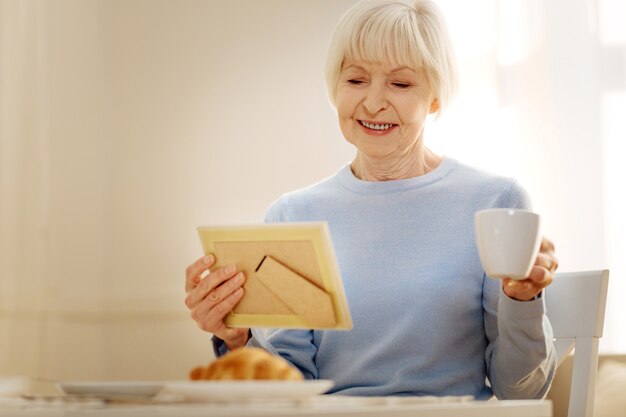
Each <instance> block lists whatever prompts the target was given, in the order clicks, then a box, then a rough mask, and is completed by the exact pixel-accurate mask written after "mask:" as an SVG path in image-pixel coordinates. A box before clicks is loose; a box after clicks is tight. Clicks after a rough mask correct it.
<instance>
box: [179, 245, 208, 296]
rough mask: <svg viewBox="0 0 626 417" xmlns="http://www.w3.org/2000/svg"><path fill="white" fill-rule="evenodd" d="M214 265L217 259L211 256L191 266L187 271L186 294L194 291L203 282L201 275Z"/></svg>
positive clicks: (204, 257)
mask: <svg viewBox="0 0 626 417" xmlns="http://www.w3.org/2000/svg"><path fill="white" fill-rule="evenodd" d="M214 263H215V257H214V256H213V255H211V254H209V255H206V256H203V257H202V258H200V259H198V260H196V261H195V262H194V263H192V264H191V265H189V266H188V267H187V270H186V271H185V292H189V291H191V290H192V289H194V288H195V287H196V286H197V285H198V283H199V282H200V280H201V278H200V275H202V273H203V272H204V271H208V270H209V268H210V267H211V266H213V264H214Z"/></svg>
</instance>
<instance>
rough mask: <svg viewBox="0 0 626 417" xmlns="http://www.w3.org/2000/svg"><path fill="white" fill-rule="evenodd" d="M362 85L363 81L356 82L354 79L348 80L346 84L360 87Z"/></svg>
mask: <svg viewBox="0 0 626 417" xmlns="http://www.w3.org/2000/svg"><path fill="white" fill-rule="evenodd" d="M363 83H364V81H363V80H356V79H352V80H348V84H352V85H361V84H363Z"/></svg>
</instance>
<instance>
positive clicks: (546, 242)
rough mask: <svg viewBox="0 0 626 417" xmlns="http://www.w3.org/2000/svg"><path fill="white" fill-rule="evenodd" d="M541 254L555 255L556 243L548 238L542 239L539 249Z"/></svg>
mask: <svg viewBox="0 0 626 417" xmlns="http://www.w3.org/2000/svg"><path fill="white" fill-rule="evenodd" d="M539 251H540V252H547V253H554V243H552V241H551V240H550V239H548V238H547V237H545V236H544V237H542V238H541V246H540V247H539Z"/></svg>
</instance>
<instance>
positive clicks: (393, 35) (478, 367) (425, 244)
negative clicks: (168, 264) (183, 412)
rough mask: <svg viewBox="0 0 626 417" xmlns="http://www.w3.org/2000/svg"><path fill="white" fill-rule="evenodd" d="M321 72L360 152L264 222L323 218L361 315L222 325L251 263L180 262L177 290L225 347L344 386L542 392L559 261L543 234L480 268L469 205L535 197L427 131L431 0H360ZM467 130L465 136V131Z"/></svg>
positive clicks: (445, 50) (438, 42)
mask: <svg viewBox="0 0 626 417" xmlns="http://www.w3.org/2000/svg"><path fill="white" fill-rule="evenodd" d="M326 81H327V85H328V92H329V96H330V100H331V102H332V103H333V104H334V105H335V107H336V109H337V115H338V118H339V125H340V127H341V131H342V132H343V135H344V136H345V138H346V140H348V142H350V143H351V144H353V145H354V147H355V148H356V156H355V157H354V160H353V161H352V162H351V163H350V164H348V165H346V166H344V167H343V168H341V169H340V170H339V171H338V172H337V173H336V174H335V175H333V176H331V177H330V178H327V179H325V180H323V181H321V182H319V183H317V184H314V185H312V186H310V187H308V188H305V189H302V190H298V191H294V192H291V193H288V194H285V195H284V196H282V197H281V198H279V199H278V200H277V201H276V202H275V203H274V204H273V205H272V206H271V207H270V208H269V209H268V211H267V214H266V221H267V222H294V221H319V220H324V221H327V222H328V224H329V227H330V230H331V234H332V236H333V243H334V247H335V250H336V254H337V259H338V262H339V266H340V269H341V272H342V277H343V282H344V285H345V288H346V294H347V297H348V302H349V304H350V310H351V314H352V318H353V322H354V328H353V330H351V331H348V332H336V331H316V330H285V329H278V330H273V331H271V332H262V331H259V330H257V329H252V331H249V330H248V329H234V328H228V327H226V326H225V325H224V322H223V319H224V317H225V315H226V314H227V313H228V312H229V311H230V310H231V309H232V307H233V306H234V305H236V304H237V302H238V301H239V300H240V298H241V296H242V294H243V289H242V288H241V286H242V284H243V283H244V281H245V277H244V276H243V274H242V273H240V272H238V271H237V270H236V269H235V268H234V267H230V268H228V267H226V268H220V269H216V270H214V271H212V272H211V273H210V274H209V275H207V276H206V277H205V278H201V276H204V275H203V274H204V273H205V271H207V270H209V269H210V268H211V266H212V265H213V264H214V263H215V261H216V260H215V259H214V258H213V257H212V256H207V257H205V258H201V259H199V260H197V261H196V262H195V263H193V264H192V265H190V266H189V267H188V269H187V279H186V290H187V294H188V295H187V299H186V303H187V306H188V308H189V309H190V310H191V312H192V317H193V318H194V320H195V321H196V322H197V323H198V325H199V326H200V327H201V328H202V329H204V330H206V331H209V332H211V333H213V334H214V339H213V340H214V346H215V351H216V353H217V354H218V355H220V354H223V353H225V352H227V351H228V349H233V348H236V347H239V346H243V345H246V344H247V345H248V346H261V347H264V348H265V349H267V350H269V351H270V352H272V353H275V354H277V355H280V356H282V357H284V358H285V359H287V360H288V361H289V362H291V363H292V364H293V365H294V366H296V367H297V368H298V369H300V371H302V373H303V374H304V375H305V377H306V378H311V379H314V378H320V379H332V380H334V381H335V387H334V391H333V392H339V393H342V394H348V395H473V396H475V397H476V398H478V399H487V398H489V397H491V396H492V395H494V394H495V395H496V396H497V397H498V398H509V399H510V398H540V397H543V396H544V395H545V394H546V392H547V390H548V388H549V386H550V383H551V380H552V377H553V375H554V371H555V351H554V346H553V342H552V330H551V327H550V323H549V322H548V320H547V318H546V315H545V304H544V299H543V298H542V290H543V288H545V287H546V286H547V285H549V284H550V282H551V281H552V278H553V273H554V271H555V269H556V266H557V261H556V259H555V257H554V255H553V245H552V243H551V242H550V241H549V240H547V239H545V238H544V239H543V242H542V245H541V250H540V253H539V255H538V257H537V259H536V262H535V266H534V267H533V269H532V271H531V273H530V276H528V277H527V279H525V280H521V281H512V280H509V279H504V280H502V281H500V280H494V279H490V278H488V277H487V276H486V275H485V272H484V271H483V268H482V267H481V264H480V261H479V258H478V254H477V249H476V246H475V243H474V237H473V236H474V235H473V216H474V213H475V212H476V211H478V210H481V209H485V208H493V207H508V208H528V207H529V204H530V203H529V199H528V196H527V194H526V192H525V191H524V190H523V189H522V187H521V186H520V185H519V184H518V183H517V182H516V181H514V180H512V179H508V178H502V177H498V176H494V175H490V174H487V173H484V172H481V171H479V170H476V169H474V168H471V167H468V166H466V165H463V164H462V163H460V162H458V161H456V160H453V159H451V158H448V157H443V156H440V155H437V154H435V153H433V152H432V151H430V150H429V149H428V148H426V146H425V144H424V134H425V130H424V126H425V122H426V119H427V117H428V116H429V115H431V114H438V113H440V112H441V111H442V110H443V109H444V108H445V107H446V105H448V103H449V101H450V98H451V96H452V95H453V92H454V89H455V83H456V75H455V62H454V57H453V53H452V48H451V44H450V40H449V38H448V34H447V30H446V28H445V24H444V21H443V19H442V17H441V15H440V12H439V10H438V8H437V7H436V6H435V4H433V3H432V2H431V1H427V0H414V1H399V0H378V1H371V0H370V1H368V0H366V1H363V2H360V3H358V4H356V5H355V6H354V7H352V8H351V9H350V10H348V11H347V13H346V14H345V15H344V16H343V18H342V19H341V21H340V23H339V25H338V27H337V29H336V31H335V33H334V36H333V38H332V40H331V43H330V50H329V53H328V57H327V64H326ZM468 140H471V138H468Z"/></svg>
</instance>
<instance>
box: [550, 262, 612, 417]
mask: <svg viewBox="0 0 626 417" xmlns="http://www.w3.org/2000/svg"><path fill="white" fill-rule="evenodd" d="M608 284H609V271H608V270H599V271H586V272H569V273H558V274H556V277H555V279H554V282H552V284H551V285H550V286H549V287H548V288H547V289H546V292H545V297H546V308H547V315H548V318H549V319H550V323H551V324H552V329H553V331H554V338H555V346H556V350H557V357H558V364H559V365H560V364H561V363H562V362H563V360H564V359H565V358H566V357H567V356H568V355H569V354H570V353H571V352H572V350H573V349H575V350H574V360H573V367H572V381H571V388H570V394H569V408H568V411H567V416H568V417H591V416H593V401H594V395H595V388H596V376H597V371H598V345H599V341H600V337H602V328H603V327H604V310H605V307H606V294H607V288H608Z"/></svg>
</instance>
